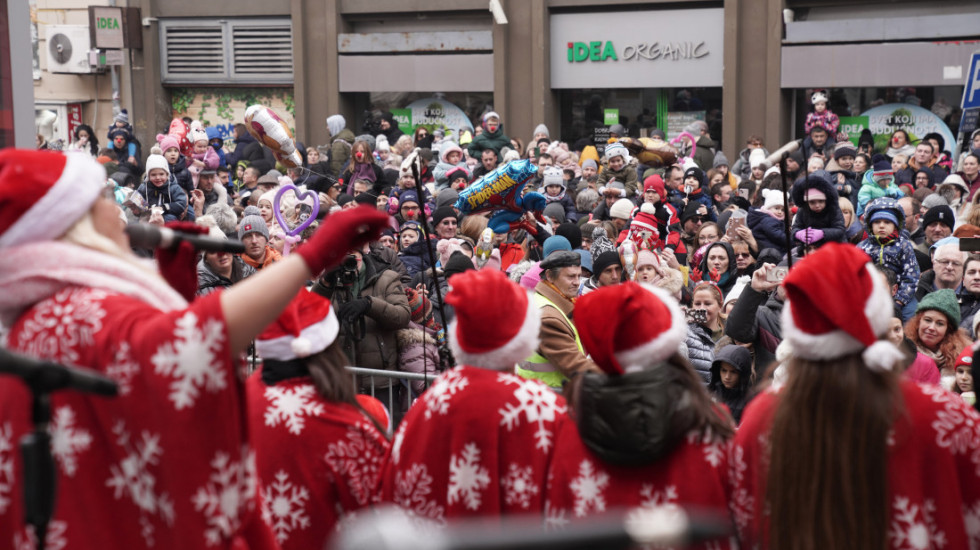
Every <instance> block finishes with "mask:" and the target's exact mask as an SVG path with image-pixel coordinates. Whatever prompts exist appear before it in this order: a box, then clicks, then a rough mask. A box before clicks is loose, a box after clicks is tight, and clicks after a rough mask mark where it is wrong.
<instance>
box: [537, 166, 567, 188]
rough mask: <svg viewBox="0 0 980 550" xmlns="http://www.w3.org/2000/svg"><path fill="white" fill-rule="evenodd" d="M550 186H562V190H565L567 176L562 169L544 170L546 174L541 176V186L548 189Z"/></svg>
mask: <svg viewBox="0 0 980 550" xmlns="http://www.w3.org/2000/svg"><path fill="white" fill-rule="evenodd" d="M549 185H560V186H561V188H562V189H564V188H565V176H564V171H563V170H562V169H561V168H559V167H557V166H549V167H547V168H545V169H544V174H543V175H542V176H541V186H542V187H548V186H549Z"/></svg>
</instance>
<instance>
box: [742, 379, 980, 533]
mask: <svg viewBox="0 0 980 550" xmlns="http://www.w3.org/2000/svg"><path fill="white" fill-rule="evenodd" d="M901 393H902V397H903V400H904V403H903V406H904V408H905V410H904V413H903V414H902V415H901V416H900V417H899V419H898V420H897V421H896V422H895V424H894V425H893V427H892V436H891V439H890V441H889V442H888V444H889V453H888V455H889V456H888V485H889V487H888V491H889V495H888V498H889V499H890V504H889V516H890V518H889V522H888V524H889V525H888V539H889V540H888V547H889V548H893V549H896V550H905V549H908V550H911V549H916V550H924V549H929V548H936V549H938V548H980V415H978V414H977V413H976V411H974V410H973V408H971V407H969V406H968V405H966V403H965V402H964V401H963V399H962V398H960V397H959V396H958V395H955V394H952V393H949V392H947V391H945V390H943V389H942V388H940V387H939V386H934V385H926V384H924V385H918V384H915V383H914V382H909V381H907V380H903V381H902V382H901ZM778 402H779V397H778V394H776V393H773V392H766V393H763V394H761V395H759V396H758V397H756V398H755V399H753V400H752V403H751V404H749V406H748V408H747V409H746V411H745V415H744V416H743V417H742V425H741V426H740V427H739V430H738V433H737V434H736V435H735V439H734V441H733V442H732V445H731V447H730V450H729V460H728V483H729V484H730V485H731V492H732V494H731V497H730V506H731V510H732V517H733V518H734V520H735V525H736V528H737V530H738V533H739V538H740V539H741V542H742V547H743V548H767V547H768V545H767V542H766V537H765V533H766V531H767V529H768V519H767V518H768V515H767V514H765V513H760V509H764V504H765V481H766V476H767V475H768V470H767V468H766V464H767V463H768V449H767V447H768V444H769V443H768V442H769V430H770V427H771V425H772V417H773V414H774V413H775V411H776V405H777V404H778Z"/></svg>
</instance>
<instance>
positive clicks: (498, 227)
mask: <svg viewBox="0 0 980 550" xmlns="http://www.w3.org/2000/svg"><path fill="white" fill-rule="evenodd" d="M537 172H538V167H537V166H535V165H534V164H532V163H531V161H530V160H526V159H525V160H516V161H513V162H509V163H507V164H505V165H503V166H500V167H498V168H496V169H495V170H493V171H491V172H490V173H488V174H487V175H486V176H485V177H484V178H483V179H482V180H480V181H479V182H477V183H476V184H475V185H471V186H469V187H467V188H466V189H464V190H463V191H462V192H460V194H459V199H457V201H456V204H455V206H456V208H457V209H458V210H459V212H460V214H462V215H464V216H465V215H467V214H475V213H479V212H488V211H494V213H493V214H492V215H491V216H490V220H489V224H488V227H490V229H492V230H493V232H494V233H507V232H508V231H510V230H511V229H514V228H516V227H518V226H521V223H520V220H521V219H522V218H523V217H524V213H525V212H533V213H534V214H535V217H537V218H539V219H542V218H541V212H542V211H543V210H544V207H545V200H544V196H543V195H541V194H540V193H527V194H526V195H525V194H524V186H525V185H527V182H528V181H530V180H531V178H533V177H534V175H535V174H536V173H537Z"/></svg>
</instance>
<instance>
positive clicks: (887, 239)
mask: <svg viewBox="0 0 980 550" xmlns="http://www.w3.org/2000/svg"><path fill="white" fill-rule="evenodd" d="M872 237H873V238H874V240H875V242H877V243H878V245H879V246H888V245H890V244H892V243H893V242H895V241H897V240H898V237H899V233H898V230H897V229H896V230H895V231H892V232H891V233H889V234H887V235H885V236H884V237H879V236H878V235H872Z"/></svg>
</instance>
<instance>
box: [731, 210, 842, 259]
mask: <svg viewBox="0 0 980 550" xmlns="http://www.w3.org/2000/svg"><path fill="white" fill-rule="evenodd" d="M838 209H839V207H838ZM745 223H746V224H748V226H749V230H751V231H752V236H753V237H755V242H756V243H757V244H758V245H759V250H760V251H761V250H763V249H766V248H775V249H776V250H778V251H779V252H780V253H782V254H786V252H787V251H788V249H787V248H786V226H785V225H784V224H783V221H782V220H778V219H776V218H774V217H772V216H770V215H769V214H767V213H765V212H763V211H762V210H759V209H758V208H749V215H748V217H746V218H745Z"/></svg>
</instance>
